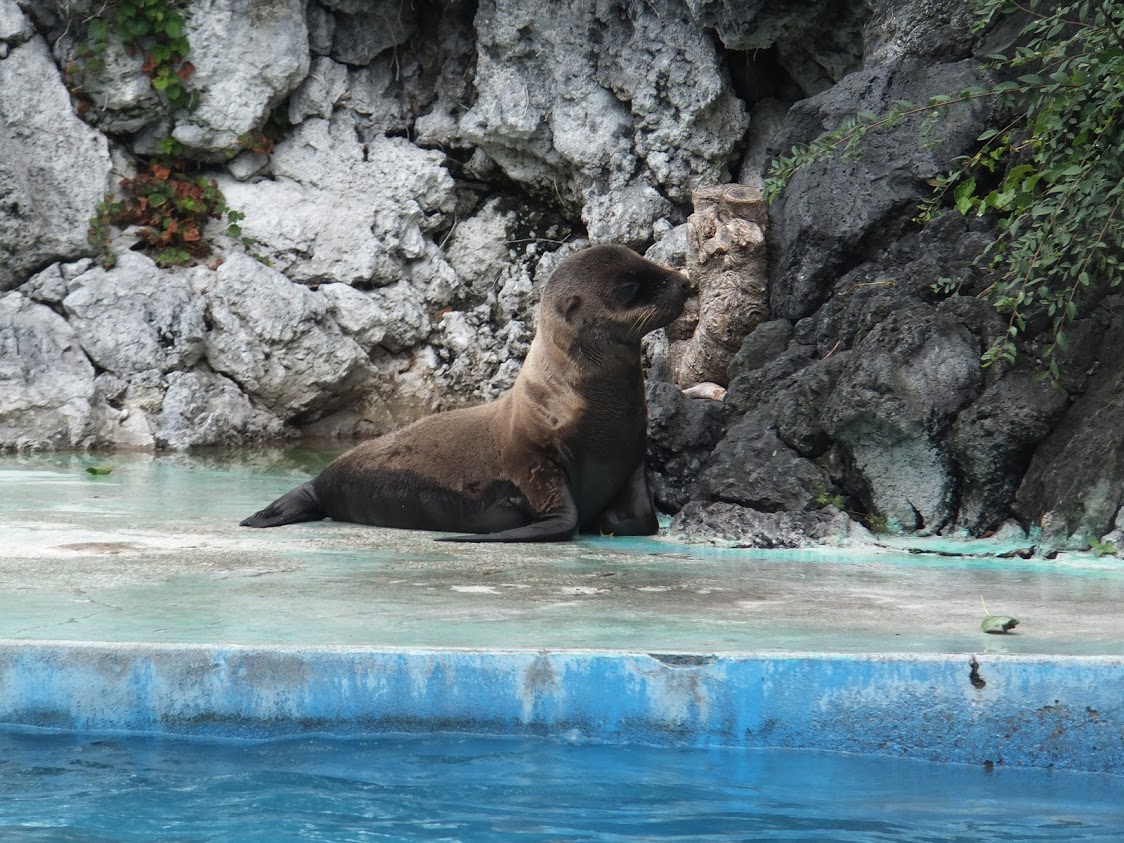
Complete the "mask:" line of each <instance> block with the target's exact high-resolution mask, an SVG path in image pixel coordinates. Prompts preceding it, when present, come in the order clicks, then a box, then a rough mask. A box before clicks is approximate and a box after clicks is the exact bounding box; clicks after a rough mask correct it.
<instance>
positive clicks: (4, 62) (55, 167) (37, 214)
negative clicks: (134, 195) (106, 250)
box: [0, 0, 110, 290]
mask: <svg viewBox="0 0 1124 843" xmlns="http://www.w3.org/2000/svg"><path fill="white" fill-rule="evenodd" d="M0 5H2V6H3V8H4V9H5V12H4V14H5V18H6V20H8V21H9V23H8V24H6V28H7V29H9V30H10V31H12V32H11V34H10V35H9V36H8V40H5V41H4V43H5V44H14V46H11V47H5V50H6V51H7V55H6V56H5V57H3V58H0V290H7V289H11V288H12V287H15V286H18V285H19V284H21V283H22V282H23V281H25V280H27V277H28V276H29V275H30V274H31V273H33V272H35V271H36V270H38V269H41V268H42V267H44V266H46V265H47V264H49V263H51V262H52V261H56V260H66V259H71V258H76V257H80V256H82V255H83V254H85V253H86V252H87V251H88V249H89V246H88V244H87V243H86V227H87V225H88V223H89V219H90V217H91V216H92V215H93V213H94V210H95V208H96V207H97V204H98V202H99V201H100V200H101V198H102V197H103V196H104V194H105V191H106V189H107V187H108V186H109V168H110V162H109V150H108V145H107V143H106V140H105V138H104V137H102V136H101V135H100V134H98V133H97V132H96V131H94V130H93V129H91V128H90V127H89V126H87V125H86V124H85V123H83V122H82V121H81V120H79V119H78V116H77V115H76V114H75V113H74V111H73V109H72V108H71V105H70V98H69V96H68V95H67V92H66V88H65V87H63V84H62V80H61V79H60V78H59V73H58V70H57V69H56V68H55V65H54V62H53V61H52V60H51V55H50V53H49V52H48V50H47V45H46V44H45V43H44V41H43V39H42V38H41V37H39V36H35V37H32V38H28V39H27V40H25V41H21V39H23V38H24V37H25V36H26V35H27V32H26V28H24V27H23V24H20V23H19V18H17V17H16V16H17V15H18V14H19V12H18V9H16V10H15V11H14V12H13V7H12V4H11V2H10V0H3V3H0ZM21 17H22V16H21Z"/></svg>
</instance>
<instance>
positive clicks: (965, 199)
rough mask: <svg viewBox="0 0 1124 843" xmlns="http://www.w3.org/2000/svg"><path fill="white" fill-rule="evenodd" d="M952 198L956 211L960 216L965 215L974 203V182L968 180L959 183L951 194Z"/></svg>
mask: <svg viewBox="0 0 1124 843" xmlns="http://www.w3.org/2000/svg"><path fill="white" fill-rule="evenodd" d="M953 197H954V198H955V200H956V210H958V211H959V212H960V213H962V214H967V213H968V212H969V211H970V210H972V208H973V206H974V205H975V203H976V180H975V178H970V179H968V180H966V181H964V182H961V183H960V185H958V186H957V188H956V190H955V191H954V192H953Z"/></svg>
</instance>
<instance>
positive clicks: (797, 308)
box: [769, 61, 988, 321]
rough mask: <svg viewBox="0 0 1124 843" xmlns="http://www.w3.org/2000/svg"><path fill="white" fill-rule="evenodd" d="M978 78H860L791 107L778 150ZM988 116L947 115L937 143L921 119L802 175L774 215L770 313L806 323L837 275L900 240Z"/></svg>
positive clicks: (930, 74) (913, 71)
mask: <svg viewBox="0 0 1124 843" xmlns="http://www.w3.org/2000/svg"><path fill="white" fill-rule="evenodd" d="M981 80H982V76H981V73H980V71H979V70H978V68H977V66H976V65H975V64H974V63H973V62H971V61H962V62H956V63H952V64H943V65H936V66H933V67H923V66H919V65H913V64H903V65H899V66H895V67H878V68H874V69H870V70H863V71H858V72H856V73H852V74H850V75H849V76H847V77H846V78H845V79H844V80H843V81H841V82H840V83H839V84H838V85H836V86H834V87H833V88H831V89H830V90H828V91H825V92H824V93H822V94H820V95H818V96H815V97H812V98H810V99H808V100H804V101H802V102H800V103H797V104H796V105H795V106H793V108H792V110H791V111H790V112H789V115H788V118H787V120H786V124H785V131H784V132H783V135H782V137H781V138H780V139H779V140H778V141H777V142H778V144H779V146H780V148H781V149H786V148H788V147H789V146H791V145H792V144H794V143H798V142H803V141H808V140H811V139H813V138H815V137H816V136H818V135H819V134H821V133H822V132H824V131H826V130H829V129H833V128H835V127H836V126H837V125H838V124H839V122H840V121H841V120H842V119H844V118H845V117H847V116H849V115H852V114H855V113H856V112H858V111H863V110H865V111H873V112H885V111H887V110H888V109H889V108H890V106H891V104H892V103H893V102H894V101H895V100H899V99H907V100H911V101H918V102H923V101H925V100H926V99H927V98H928V97H929V96H931V95H935V94H938V93H942V92H945V91H955V90H959V89H961V88H965V87H969V86H971V85H978V84H979V83H980V82H981ZM987 117H988V113H987V111H986V109H984V108H983V107H968V106H963V107H958V108H956V109H953V110H952V111H951V112H950V114H949V116H948V117H947V118H946V119H943V120H941V121H940V123H939V124H938V125H937V126H936V127H934V128H933V129H932V133H933V136H932V138H931V139H930V140H932V141H933V142H935V143H934V144H933V145H931V144H930V143H928V142H927V141H926V137H925V133H924V132H923V130H922V126H921V124H920V119H919V118H918V119H911V120H906V121H903V122H902V123H900V124H898V125H897V126H895V127H894V128H892V129H891V130H889V131H885V132H878V133H874V134H872V135H868V136H867V138H866V139H865V140H864V141H863V143H862V144H861V147H862V149H861V151H862V156H861V157H860V158H858V159H851V160H843V161H839V160H829V161H823V162H819V163H816V164H813V165H810V166H808V167H807V168H805V169H804V170H802V171H801V172H800V173H798V174H797V175H796V176H795V177H794V178H793V179H792V181H791V183H790V184H789V185H788V187H786V188H785V191H784V193H783V194H782V195H781V197H780V198H779V199H778V200H777V201H776V202H775V203H774V204H773V206H772V208H771V211H770V228H769V236H770V241H771V243H772V250H771V257H770V260H771V264H770V268H769V269H770V274H769V278H770V310H771V313H772V315H773V316H774V317H776V318H783V319H789V320H792V321H795V320H798V319H800V318H802V317H805V316H810V315H811V314H812V313H814V312H815V310H816V308H817V307H818V306H819V305H820V304H822V303H823V301H824V299H825V297H826V294H827V291H828V289H829V285H830V284H831V283H833V282H834V281H835V280H836V279H837V278H838V277H839V276H840V275H842V274H843V273H845V272H846V271H847V270H848V269H850V268H852V267H854V266H855V265H857V264H858V263H861V262H862V261H863V260H865V259H869V258H870V257H873V256H874V255H876V254H877V252H878V251H879V250H880V249H884V248H885V247H886V246H888V245H889V244H890V243H891V242H892V241H893V240H894V239H896V238H897V237H899V236H901V235H902V234H903V233H904V232H905V231H906V230H907V229H908V227H909V224H910V219H911V218H912V216H913V212H914V211H915V209H916V207H917V203H918V202H919V200H920V199H921V197H922V195H923V193H924V191H925V190H926V189H927V187H926V182H927V180H928V179H930V178H932V177H933V176H935V175H937V174H938V173H939V172H941V171H942V170H943V169H944V168H945V167H947V165H948V164H949V163H950V162H951V160H952V158H953V157H955V156H956V155H959V154H961V153H963V152H965V151H966V150H968V149H969V148H970V146H971V144H972V143H973V142H974V141H975V139H976V137H977V136H978V135H979V133H980V132H981V131H983V129H984V128H985V126H986V120H987Z"/></svg>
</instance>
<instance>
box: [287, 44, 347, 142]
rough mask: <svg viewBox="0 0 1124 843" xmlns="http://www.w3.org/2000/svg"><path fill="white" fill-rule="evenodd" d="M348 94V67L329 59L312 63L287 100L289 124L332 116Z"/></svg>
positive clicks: (318, 58) (322, 58) (318, 59)
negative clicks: (341, 99)
mask: <svg viewBox="0 0 1124 843" xmlns="http://www.w3.org/2000/svg"><path fill="white" fill-rule="evenodd" d="M346 91H347V68H346V67H345V66H344V65H342V64H337V63H336V62H334V61H332V60H331V59H330V58H326V57H324V56H320V57H317V58H315V59H313V61H312V67H311V68H310V69H309V71H308V77H307V78H306V79H305V80H304V81H303V82H302V83H301V86H300V87H299V88H297V89H296V91H294V92H293V95H292V96H291V97H289V122H290V123H292V124H293V125H294V126H295V125H297V124H298V123H300V122H301V121H302V120H304V119H305V118H306V117H331V116H332V110H333V109H334V108H335V106H336V102H338V101H339V99H340V98H341V97H342V96H343V95H344V93H346Z"/></svg>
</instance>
